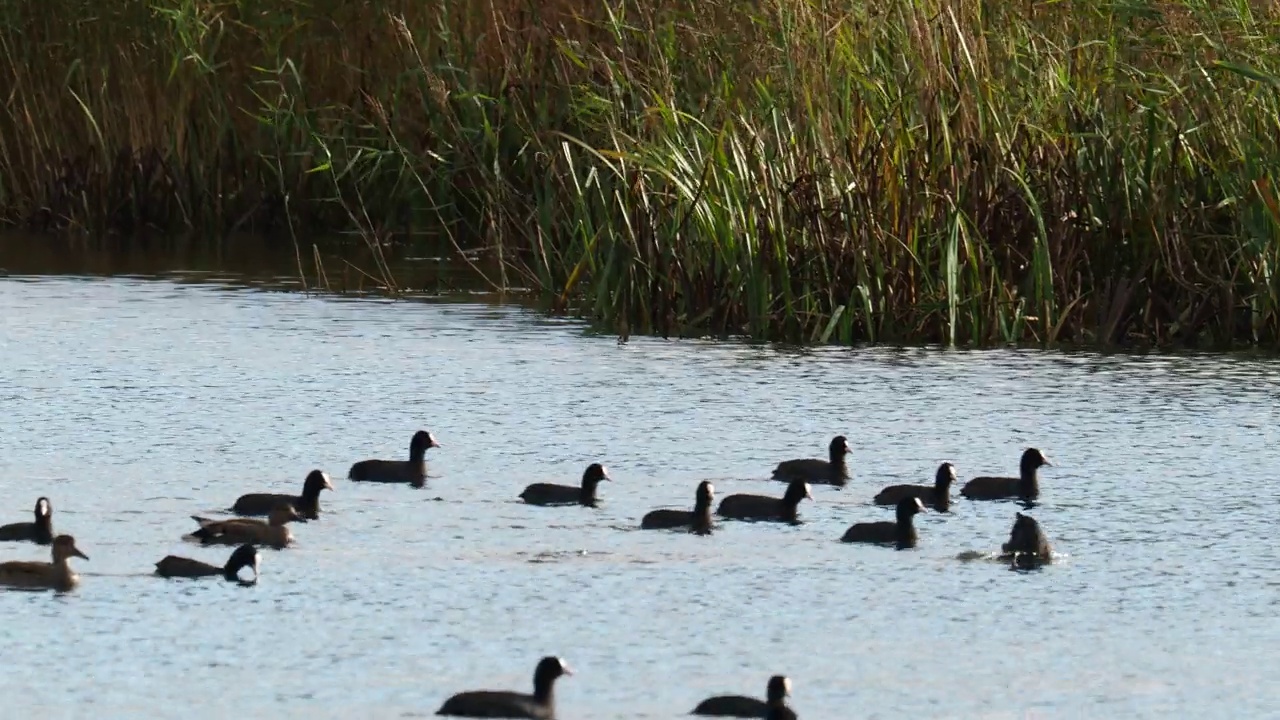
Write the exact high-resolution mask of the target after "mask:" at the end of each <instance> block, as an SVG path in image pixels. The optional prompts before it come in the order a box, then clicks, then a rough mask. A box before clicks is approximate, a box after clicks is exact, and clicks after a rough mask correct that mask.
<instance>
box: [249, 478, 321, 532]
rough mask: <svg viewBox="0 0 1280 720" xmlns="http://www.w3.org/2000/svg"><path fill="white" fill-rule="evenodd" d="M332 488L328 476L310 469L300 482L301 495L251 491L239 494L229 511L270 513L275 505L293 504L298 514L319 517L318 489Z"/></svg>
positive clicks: (251, 513)
mask: <svg viewBox="0 0 1280 720" xmlns="http://www.w3.org/2000/svg"><path fill="white" fill-rule="evenodd" d="M321 490H329V491H332V490H333V483H332V482H329V476H328V475H327V474H325V473H323V472H321V471H319V470H312V471H311V472H310V473H308V474H307V479H306V480H304V481H303V482H302V494H301V495H287V494H284V493H251V494H249V495H241V496H240V497H239V498H238V499H237V500H236V504H235V505H233V506H232V507H231V511H232V512H234V513H235V514H237V515H270V514H271V511H272V510H274V509H275V508H276V506H277V505H286V504H288V505H293V507H294V508H295V509H296V510H297V511H298V514H299V515H301V516H302V517H304V518H306V519H308V520H316V519H318V518H319V517H320V491H321Z"/></svg>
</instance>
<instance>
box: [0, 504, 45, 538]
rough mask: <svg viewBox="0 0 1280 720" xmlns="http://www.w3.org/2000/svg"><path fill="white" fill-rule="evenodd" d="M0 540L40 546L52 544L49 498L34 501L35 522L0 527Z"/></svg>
mask: <svg viewBox="0 0 1280 720" xmlns="http://www.w3.org/2000/svg"><path fill="white" fill-rule="evenodd" d="M0 540H10V541H23V540H25V541H30V542H33V543H39V544H40V545H48V544H49V543H51V542H53V505H52V504H51V503H50V502H49V498H47V497H42V498H39V499H38V500H36V510H35V521H34V522H20V523H10V524H8V525H0Z"/></svg>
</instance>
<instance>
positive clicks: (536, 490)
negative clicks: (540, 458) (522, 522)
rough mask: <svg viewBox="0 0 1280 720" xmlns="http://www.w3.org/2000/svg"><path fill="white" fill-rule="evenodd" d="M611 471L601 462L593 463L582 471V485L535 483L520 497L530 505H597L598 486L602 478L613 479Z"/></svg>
mask: <svg viewBox="0 0 1280 720" xmlns="http://www.w3.org/2000/svg"><path fill="white" fill-rule="evenodd" d="M612 479H613V478H611V477H609V471H608V470H605V468H604V466H603V465H601V464H600V463H591V464H590V465H588V466H587V469H586V470H585V471H584V472H583V473H582V485H581V486H578V487H575V486H573V485H556V484H554V483H534V484H532V485H530V486H529V487H527V488H525V489H524V491H523V492H521V493H520V499H521V500H524V501H525V502H527V503H529V504H530V505H586V506H587V507H596V504H597V502H598V501H597V499H596V486H597V485H599V484H600V481H602V480H612Z"/></svg>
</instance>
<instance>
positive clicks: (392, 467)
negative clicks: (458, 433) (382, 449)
mask: <svg viewBox="0 0 1280 720" xmlns="http://www.w3.org/2000/svg"><path fill="white" fill-rule="evenodd" d="M438 447H441V445H440V443H438V442H436V438H435V436H434V435H432V434H431V433H429V432H427V431H426V430H419V431H418V432H416V433H414V434H413V439H412V440H410V441H409V459H408V460H361V461H360V462H358V463H356V464H354V465H352V466H351V469H350V470H348V471H347V479H348V480H352V481H355V482H379V483H408V484H409V485H412V486H413V487H416V488H420V487H422V486H423V485H426V484H427V461H426V455H427V450H429V449H431V448H438Z"/></svg>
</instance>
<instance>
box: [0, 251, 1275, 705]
mask: <svg viewBox="0 0 1280 720" xmlns="http://www.w3.org/2000/svg"><path fill="white" fill-rule="evenodd" d="M11 270H12V268H11ZM0 328H2V332H0V438H3V440H2V442H0V522H14V521H21V520H26V519H28V518H29V517H30V510H31V506H32V505H33V504H34V501H35V498H36V497H37V496H39V495H48V496H49V497H50V498H52V500H53V505H54V522H55V527H56V528H57V529H58V530H60V531H62V532H68V533H72V534H74V535H75V536H76V538H77V540H78V542H79V545H80V548H81V549H82V550H84V551H85V553H86V554H88V555H89V556H90V557H91V558H92V560H90V561H87V562H86V561H75V565H76V567H77V568H78V569H79V570H80V571H81V576H82V577H81V579H82V584H81V586H80V588H78V589H77V590H76V591H75V592H74V593H71V594H68V595H63V596H55V595H53V594H48V593H25V592H4V593H0V612H2V613H3V615H4V617H5V622H4V623H3V625H2V626H0V628H2V629H0V637H2V638H3V643H4V648H5V651H6V654H7V656H8V661H7V662H6V664H5V672H4V673H2V674H0V696H3V697H5V698H8V699H7V700H6V701H5V704H6V706H7V707H9V708H10V709H14V708H16V707H19V706H21V707H22V708H23V710H25V711H26V713H24V714H28V715H31V716H33V717H50V718H62V717H85V718H88V717H92V718H126V717H143V716H145V717H149V718H175V719H177V718H182V719H184V720H185V719H186V718H190V717H192V716H193V714H194V715H199V716H200V717H207V718H244V717H287V718H306V719H307V720H319V719H320V718H350V717H360V718H365V717H369V718H372V717H378V718H395V717H424V716H428V715H431V714H432V713H434V711H435V709H436V708H437V707H439V705H440V703H441V702H442V700H443V699H444V698H445V697H447V696H448V695H449V694H451V693H453V692H456V691H459V690H465V689H476V688H513V689H522V690H523V689H527V688H528V687H529V686H530V683H531V680H530V678H531V675H532V671H533V666H534V664H535V663H536V661H537V659H538V658H539V657H540V656H542V655H544V654H559V655H562V656H563V657H564V658H565V659H566V660H567V661H568V662H569V663H570V665H571V666H573V668H574V669H575V672H576V674H575V675H574V676H573V677H569V678H565V679H563V680H562V681H561V683H560V684H559V686H558V687H559V692H560V708H561V717H562V718H567V719H569V720H587V719H592V720H610V719H613V718H618V719H621V718H675V717H678V716H682V715H684V714H685V713H687V712H688V710H689V709H690V708H692V707H693V706H694V704H696V703H697V702H698V701H699V700H700V699H702V698H704V697H706V696H708V695H712V694H718V693H724V692H733V693H745V694H750V695H755V696H761V695H763V693H764V686H765V681H766V680H767V678H768V677H769V676H770V675H771V674H774V673H784V674H787V675H790V676H791V677H792V679H793V681H794V694H793V698H792V705H793V707H794V708H795V709H796V711H797V712H798V713H799V715H800V716H801V717H805V718H810V719H812V718H827V719H831V720H847V719H850V718H886V719H888V718H903V717H917V718H1091V719H1096V718H1169V717H1183V718H1193V717H1220V718H1227V717H1229V718H1263V717H1278V716H1280V684H1277V682H1276V681H1277V680H1280V671H1278V670H1277V669H1276V667H1275V663H1274V662H1273V661H1272V655H1273V654H1274V650H1275V648H1276V646H1277V644H1280V622H1277V621H1276V615H1277V612H1278V611H1280V606H1278V602H1277V600H1278V598H1280V574H1278V573H1277V566H1278V565H1280V551H1278V550H1277V544H1276V543H1275V542H1273V537H1272V536H1273V535H1274V529H1275V527H1276V490H1275V482H1276V475H1277V471H1280V443H1277V440H1280V433H1278V432H1277V426H1278V424H1280V362H1277V361H1276V360H1274V359H1265V358H1248V357H1223V356H1177V357H1170V356H1155V355H1150V356H1119V355H1101V354H1093V353H1056V352H1036V351H981V352H978V351H974V352H968V351H942V350H898V349H856V350H850V349H822V350H813V351H795V350H787V349H779V348H773V347H768V346H750V345H745V344H739V343H731V342H711V341H664V340H659V339H644V338H635V339H632V340H631V341H630V342H628V343H626V344H619V343H618V342H617V341H616V340H615V339H613V338H610V337H603V336H597V335H593V334H592V333H590V332H588V331H587V330H586V329H584V327H583V326H581V325H580V324H577V323H574V322H568V321H559V320H548V319H545V318H543V317H542V316H540V315H538V314H536V313H533V312H530V311H528V310H526V309H522V308H519V307H512V306H506V307H504V306H498V305H488V304H481V303H456V302H451V303H429V302H409V301H400V302H391V301H385V300H377V299H360V300H343V299H336V298H319V297H314V296H307V295H304V294H300V293H282V292H271V291H264V290H261V289H251V288H250V289H246V288H240V287H236V286H235V285H234V283H225V282H212V281H208V279H207V278H206V281H205V282H187V281H179V280H176V279H174V278H166V279H154V278H151V279H149V278H140V277H113V278H100V277H98V278H92V277H66V276H45V277H34V276H27V275H17V274H15V275H13V276H11V277H8V278H4V279H0ZM419 428H425V429H429V430H431V431H432V432H433V433H435V434H436V436H437V438H438V439H439V440H440V442H441V443H443V445H444V447H443V448H441V449H439V450H432V451H431V452H430V454H429V455H428V459H429V462H430V465H431V473H432V475H433V476H434V477H433V478H432V480H431V481H430V483H429V485H428V487H427V488H426V489H424V490H413V489H411V488H408V487H400V486H381V485H368V484H353V483H349V482H346V481H345V480H344V478H345V475H346V470H347V468H348V467H349V466H350V464H351V463H352V462H353V461H354V460H359V459H363V458H366V457H392V458H399V457H403V456H404V455H405V454H406V453H407V445H408V441H409V437H410V435H411V434H412V433H413V432H414V431H415V430H417V429H419ZM837 433H843V434H846V435H848V436H849V439H850V443H851V445H852V446H853V449H854V452H853V455H852V456H851V458H850V461H851V466H852V469H853V472H854V474H855V479H854V480H853V482H852V483H850V485H849V487H848V488H846V489H844V490H837V489H833V488H830V487H815V488H814V495H815V501H814V502H807V501H806V502H805V503H804V504H802V505H801V515H802V517H803V519H804V520H806V521H807V522H806V523H805V524H804V525H802V526H799V527H789V526H773V525H761V524H743V523H737V524H734V523H726V524H722V526H721V528H720V531H719V532H718V533H716V534H714V535H713V536H711V537H705V538H704V537H696V536H690V535H686V534H680V533H669V532H651V531H645V532H641V531H639V530H636V529H635V528H636V526H637V525H638V522H639V519H640V517H641V516H642V515H643V514H644V513H645V512H646V511H648V510H650V509H652V508H656V507H688V506H690V505H691V504H692V501H693V493H694V487H695V486H696V484H697V483H698V481H700V480H703V479H711V480H713V481H714V482H715V483H716V487H717V492H718V494H719V495H720V496H724V495H727V494H729V493H732V492H767V493H774V494H781V492H782V489H783V486H782V485H781V484H780V483H776V482H772V481H769V480H767V479H766V478H767V477H768V474H769V471H770V470H771V469H772V467H773V465H774V464H775V463H776V462H777V461H779V460H782V459H787V458H792V457H806V456H815V457H821V456H823V455H824V454H825V448H826V445H827V442H828V440H829V439H830V437H831V436H832V435H835V434H837ZM1029 445H1034V446H1037V447H1040V448H1042V449H1043V450H1044V451H1045V452H1046V454H1047V455H1048V456H1049V457H1050V458H1051V459H1052V460H1053V461H1054V462H1055V465H1056V466H1055V467H1053V468H1046V469H1045V470H1044V472H1043V474H1042V486H1043V496H1042V503H1041V505H1040V507H1038V508H1037V509H1036V510H1035V511H1034V515H1035V516H1036V517H1037V518H1038V519H1039V520H1040V521H1041V523H1042V524H1043V525H1044V527H1045V529H1046V531H1047V532H1048V533H1049V535H1050V537H1051V538H1052V539H1053V541H1054V542H1055V546H1056V549H1057V550H1058V551H1059V552H1060V553H1061V554H1062V555H1063V557H1062V558H1061V560H1060V562H1058V563H1057V564H1055V565H1053V566H1050V567H1047V568H1044V569H1042V570H1040V571H1036V572H1013V571H1011V570H1009V569H1008V568H1007V567H1005V566H1003V565H1001V564H999V563H996V562H988V561H977V562H962V561H960V560H958V559H957V555H958V554H960V553H963V552H967V551H994V550H997V549H998V548H999V545H1000V543H1001V542H1002V541H1004V540H1005V539H1006V538H1007V534H1008V531H1009V527H1010V525H1011V523H1012V519H1013V514H1014V511H1015V510H1017V509H1019V508H1018V507H1017V506H1015V505H1013V504H1010V503H971V502H967V501H964V500H959V501H958V502H957V505H956V507H955V509H954V512H953V513H952V514H950V515H937V514H931V515H927V516H921V518H920V520H919V523H918V526H919V530H920V536H921V544H920V547H919V548H918V549H915V550H910V551H902V552H899V551H895V550H892V549H886V548H881V547H870V546H866V547H860V546H849V545H844V544H841V543H839V542H837V539H838V538H839V537H840V535H841V534H842V532H843V530H844V529H845V527H847V526H848V525H849V524H850V523H852V522H857V521H862V520H875V519H888V518H889V517H890V515H891V511H890V510H888V509H885V508H879V507H875V506H873V505H871V504H870V498H871V497H872V496H873V495H874V494H875V492H876V491H877V490H878V489H879V488H880V487H882V486H884V485H886V484H890V483H897V482H929V481H931V479H932V477H933V472H934V469H935V468H936V466H937V464H938V463H939V462H941V461H943V460H950V461H953V462H954V463H955V464H956V466H957V469H958V473H959V475H960V480H961V482H963V481H964V480H965V479H967V478H969V477H972V476H974V475H977V474H991V473H997V474H1014V473H1016V469H1017V461H1018V456H1019V454H1020V452H1021V451H1022V449H1023V448H1024V447H1026V446H1029ZM593 461H599V462H602V463H604V464H605V465H606V466H607V467H608V468H609V470H610V473H611V474H612V476H613V478H614V482H612V483H605V484H603V485H602V487H601V493H602V496H603V498H604V503H603V505H602V507H601V508H599V509H595V510H590V509H584V508H539V507H531V506H526V505H523V504H521V503H519V502H518V501H517V500H516V496H517V495H518V494H519V492H520V490H521V489H522V488H523V487H524V486H525V485H526V484H528V483H531V482H536V481H561V482H568V483H576V481H577V479H578V478H579V476H580V475H581V472H582V469H583V468H584V467H585V466H586V465H587V464H588V463H590V462H593ZM317 467H318V468H322V469H325V470H327V471H328V472H329V473H330V474H331V475H332V476H333V478H334V483H335V485H336V487H337V489H336V492H333V493H325V494H324V495H323V496H322V505H323V508H324V515H323V516H322V518H321V520H320V521H318V522H314V523H308V524H305V525H295V526H293V527H294V532H295V536H296V538H297V545H296V547H293V548H290V549H287V550H284V551H280V552H275V551H265V552H264V562H263V567H262V580H261V582H260V583H259V584H258V585H257V586H256V587H252V588H241V587H236V586H234V585H232V584H230V583H225V582H221V581H219V580H216V579H206V580H204V581H199V582H197V581H165V580H162V579H159V578H157V577H154V576H152V575H150V574H149V573H150V572H151V570H152V564H153V563H154V562H155V561H156V560H158V559H160V558H161V557H163V556H164V555H166V554H169V553H178V554H184V555H188V556H190V557H196V558H200V559H204V560H208V561H212V562H217V563H221V562H222V561H223V560H224V559H225V557H226V555H227V549H222V548H211V549H204V548H200V547H198V546H195V545H193V544H191V543H188V542H184V541H182V539H181V537H182V535H183V534H185V533H187V532H189V531H191V530H192V529H194V527H195V526H194V523H193V522H192V521H191V520H190V519H189V517H188V516H189V515H191V514H210V513H217V512H218V511H220V510H221V509H224V508H226V507H227V506H228V505H229V504H230V503H231V502H232V501H233V500H234V499H235V498H236V497H237V496H239V495H240V494H242V493H245V492H250V491H263V490H278V491H295V490H296V489H299V488H300V487H301V483H302V479H303V477H304V476H305V475H306V473H307V471H308V470H310V469H312V468H317ZM0 557H2V558H3V559H42V558H45V557H47V555H46V551H45V549H44V548H40V547H37V546H33V545H24V544H18V543H4V544H0Z"/></svg>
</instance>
